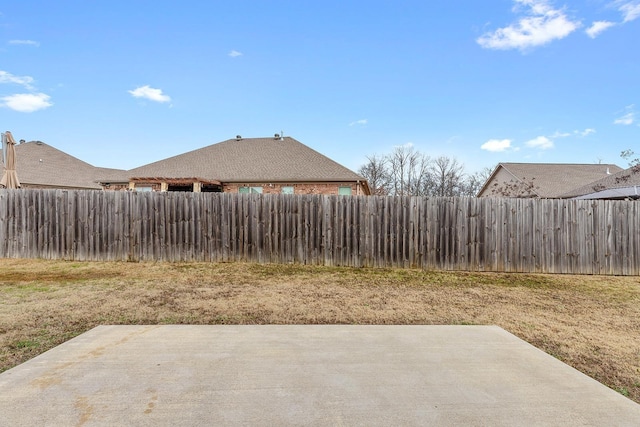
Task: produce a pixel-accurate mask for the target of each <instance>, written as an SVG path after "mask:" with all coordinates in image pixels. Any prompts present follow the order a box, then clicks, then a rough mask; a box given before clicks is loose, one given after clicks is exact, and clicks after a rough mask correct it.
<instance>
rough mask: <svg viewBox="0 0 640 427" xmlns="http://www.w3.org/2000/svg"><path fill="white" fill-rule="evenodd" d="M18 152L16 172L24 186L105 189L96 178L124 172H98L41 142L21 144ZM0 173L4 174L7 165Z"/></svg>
mask: <svg viewBox="0 0 640 427" xmlns="http://www.w3.org/2000/svg"><path fill="white" fill-rule="evenodd" d="M15 148H16V162H17V165H16V171H17V173H18V179H20V182H21V183H22V184H23V185H29V184H31V185H42V186H52V187H69V188H86V189H101V188H102V187H101V186H100V184H98V183H97V182H95V180H96V175H99V174H101V173H103V174H108V173H109V174H113V173H115V172H117V173H121V172H122V171H119V170H117V169H115V170H114V169H104V168H96V167H95V166H92V165H90V164H89V163H87V162H84V161H82V160H80V159H78V158H76V157H73V156H71V155H69V154H67V153H65V152H63V151H60V150H58V149H57V148H54V147H52V146H50V145H47V144H45V143H44V142H40V141H31V142H25V143H22V144H17V145H16V147H15ZM0 171H4V165H3V166H1V167H0ZM0 175H1V174H0Z"/></svg>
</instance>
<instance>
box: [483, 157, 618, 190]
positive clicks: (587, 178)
mask: <svg viewBox="0 0 640 427" xmlns="http://www.w3.org/2000/svg"><path fill="white" fill-rule="evenodd" d="M501 170H503V171H505V172H508V174H509V176H513V177H514V181H519V182H522V183H525V184H531V192H532V193H534V194H535V195H536V196H538V197H541V198H558V197H562V196H563V195H564V194H565V193H567V192H569V191H571V190H573V189H575V188H577V187H581V186H584V185H585V184H588V183H591V182H593V181H596V180H599V179H602V178H604V177H607V173H609V174H614V173H617V172H619V171H621V170H622V168H620V167H619V166H617V165H613V164H572V163H500V164H498V166H497V167H496V169H495V170H494V172H493V173H492V174H491V177H490V178H489V179H488V180H487V182H486V183H485V185H484V186H483V187H482V190H481V191H480V193H479V194H482V193H484V192H486V191H488V190H489V186H490V185H493V183H494V182H495V179H494V178H495V177H496V175H497V174H498V173H499V172H500V171H501ZM498 185H500V183H498Z"/></svg>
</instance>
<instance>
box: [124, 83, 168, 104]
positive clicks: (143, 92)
mask: <svg viewBox="0 0 640 427" xmlns="http://www.w3.org/2000/svg"><path fill="white" fill-rule="evenodd" d="M128 92H129V93H130V94H131V95H133V97H134V98H145V99H148V100H150V101H155V102H169V101H171V97H170V96H168V95H165V94H163V93H162V89H155V88H152V87H150V86H149V85H145V86H140V87H137V88H135V89H134V90H130V91H128Z"/></svg>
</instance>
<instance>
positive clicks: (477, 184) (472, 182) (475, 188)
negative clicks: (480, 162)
mask: <svg viewBox="0 0 640 427" xmlns="http://www.w3.org/2000/svg"><path fill="white" fill-rule="evenodd" d="M493 169H494V168H490V167H485V168H483V169H482V170H480V171H477V172H474V173H472V174H471V175H467V177H466V179H465V182H464V190H463V192H462V194H463V195H465V196H477V195H478V193H479V192H480V190H481V189H482V187H483V186H484V184H485V183H486V182H487V180H488V179H489V177H491V173H492V172H493Z"/></svg>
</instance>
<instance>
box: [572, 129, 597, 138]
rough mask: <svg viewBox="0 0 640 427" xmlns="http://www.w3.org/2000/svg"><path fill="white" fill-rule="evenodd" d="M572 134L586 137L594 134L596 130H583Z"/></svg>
mask: <svg viewBox="0 0 640 427" xmlns="http://www.w3.org/2000/svg"><path fill="white" fill-rule="evenodd" d="M573 133H575V134H576V135H578V136H581V137H585V136H587V135H591V134H592V133H596V130H595V129H592V128H587V129H585V130H574V131H573Z"/></svg>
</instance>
